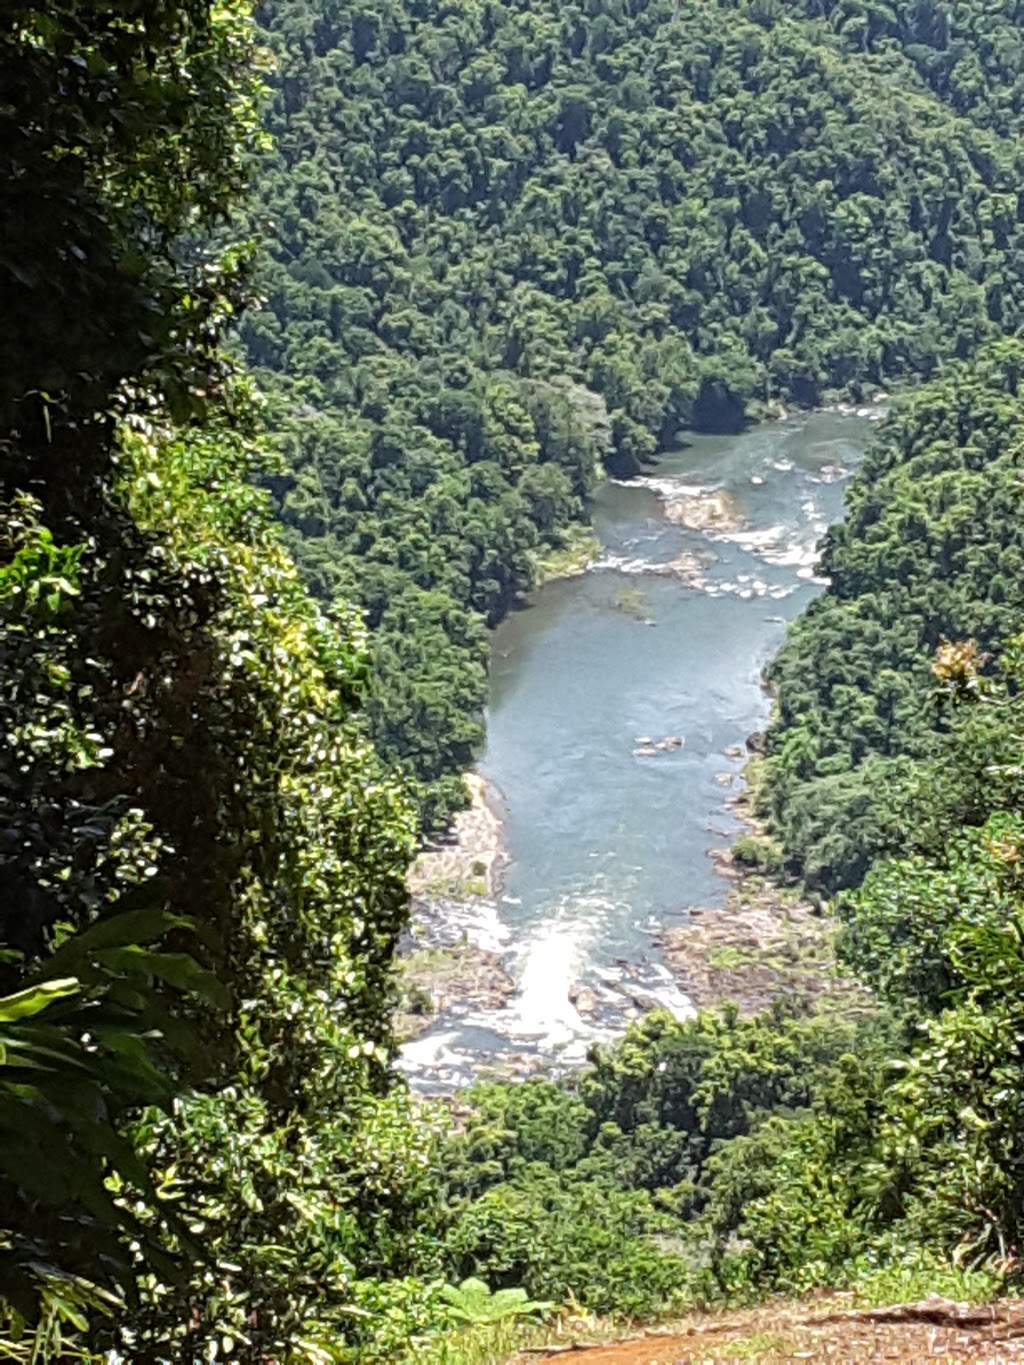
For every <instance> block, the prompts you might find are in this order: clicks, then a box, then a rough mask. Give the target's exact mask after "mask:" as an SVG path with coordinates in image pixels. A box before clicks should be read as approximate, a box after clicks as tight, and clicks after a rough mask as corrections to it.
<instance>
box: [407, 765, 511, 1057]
mask: <svg viewBox="0 0 1024 1365" xmlns="http://www.w3.org/2000/svg"><path fill="white" fill-rule="evenodd" d="M465 783H466V786H467V788H468V790H469V795H470V804H469V806H468V807H467V808H466V809H465V810H464V811H460V812H459V814H458V815H457V816H456V817H455V820H454V821H453V823H452V827H451V829H450V831H449V832H448V834H447V835H446V836H445V837H444V838H442V839H439V840H437V841H435V842H434V843H431V844H428V845H427V846H425V847H424V848H423V850H422V851H421V852H420V854H419V857H418V858H417V859H416V861H415V862H414V863H413V865H412V867H411V868H410V870H409V876H408V886H409V893H410V895H411V897H412V913H411V915H410V919H409V927H408V929H407V930H406V931H405V933H404V934H403V936H402V941H401V943H400V945H399V958H398V986H399V990H398V994H399V1005H398V1010H397V1012H396V1017H395V1032H396V1034H397V1036H398V1038H399V1040H400V1041H402V1042H406V1041H408V1040H409V1039H412V1038H416V1037H418V1035H419V1034H421V1033H422V1032H423V1031H424V1029H426V1028H429V1027H430V1025H431V1024H432V1023H433V1022H434V1020H435V1018H436V1017H437V1015H438V1014H440V1013H441V1012H442V1011H445V1012H451V1011H454V1012H455V1013H459V1012H465V1011H467V1010H468V1009H470V1008H475V1009H480V1008H482V1009H486V1010H497V1009H500V1008H501V1006H502V1005H505V1004H507V1002H508V1000H509V999H510V998H511V996H512V995H513V994H514V992H515V983H514V982H513V980H512V978H511V976H509V974H508V971H507V970H506V968H505V966H504V959H505V949H506V935H505V933H504V931H503V929H502V926H501V924H500V922H499V919H498V911H497V906H496V904H495V898H496V897H497V895H498V894H499V891H500V887H501V876H502V872H503V870H504V868H505V866H506V864H507V862H508V855H507V853H506V850H505V845H504V841H503V839H502V826H501V815H500V813H499V812H500V797H499V796H498V794H497V792H495V791H493V790H492V789H491V788H489V787H488V784H487V783H486V781H485V780H484V779H483V778H482V777H481V776H480V775H479V774H478V773H468V774H467V775H466V777H465Z"/></svg>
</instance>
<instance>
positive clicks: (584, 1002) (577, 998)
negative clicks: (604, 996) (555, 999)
mask: <svg viewBox="0 0 1024 1365" xmlns="http://www.w3.org/2000/svg"><path fill="white" fill-rule="evenodd" d="M569 1003H570V1005H574V1006H575V1007H576V1012H577V1014H596V1013H597V1008H598V999H597V994H596V992H595V991H592V990H591V989H590V987H589V986H580V985H576V986H573V987H572V988H571V990H570V991H569Z"/></svg>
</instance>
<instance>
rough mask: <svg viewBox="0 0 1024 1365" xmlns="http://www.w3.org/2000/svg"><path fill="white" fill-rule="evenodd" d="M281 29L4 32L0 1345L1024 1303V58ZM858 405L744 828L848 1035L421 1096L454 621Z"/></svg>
mask: <svg viewBox="0 0 1024 1365" xmlns="http://www.w3.org/2000/svg"><path fill="white" fill-rule="evenodd" d="M259 17H260V20H261V23H262V31H260V30H258V29H257V27H256V26H255V24H254V23H253V21H252V17H251V16H250V14H249V12H248V7H247V6H246V5H245V4H244V3H242V2H241V0H238V3H235V2H234V0H231V2H230V3H218V4H212V3H209V0H161V3H155V0H117V3H115V4H110V5H105V6H99V5H97V4H94V3H92V0H58V3H56V4H46V5H42V4H33V3H24V4H15V5H13V6H8V7H6V8H5V10H4V13H3V16H2V18H0V76H2V80H0V87H2V89H3V91H4V94H3V97H2V100H0V158H2V166H3V171H4V183H5V196H4V201H3V206H2V208H0V305H2V309H3V316H4V317H5V319H6V320H7V322H8V326H7V328H6V329H5V331H4V335H3V341H2V343H0V346H2V353H3V366H2V370H0V373H2V378H0V455H2V459H3V463H2V466H0V733H2V737H3V742H2V745H0V885H2V887H3V891H4V898H3V902H2V911H0V913H2V919H0V1099H2V1103H0V1354H3V1356H4V1358H5V1359H11V1360H15V1361H25V1362H36V1361H45V1360H53V1361H58V1360H59V1361H64V1360H68V1359H85V1360H89V1361H92V1362H97V1361H98V1360H100V1359H101V1358H104V1357H103V1355H102V1353H105V1352H111V1351H113V1352H116V1354H117V1356H118V1357H119V1358H121V1359H123V1360H125V1361H128V1362H133V1365H134V1363H137V1365H149V1363H150V1362H154V1361H168V1360H172V1361H175V1362H179V1361H180V1362H186V1363H187V1365H198V1362H200V1361H211V1360H217V1359H220V1360H225V1361H237V1362H239V1365H241V1363H242V1362H245V1365H257V1362H265V1361H267V1360H277V1361H281V1362H285V1361H287V1362H289V1365H296V1363H297V1362H303V1365H306V1363H307V1362H308V1365H325V1363H326V1362H330V1361H346V1360H366V1361H372V1360H380V1361H401V1360H417V1361H427V1360H431V1359H435V1360H438V1361H440V1360H448V1361H452V1360H455V1361H460V1360H469V1359H476V1360H480V1359H481V1357H480V1356H479V1355H477V1356H475V1357H471V1356H469V1355H463V1354H462V1353H461V1352H462V1349H463V1348H462V1345H460V1342H462V1341H463V1340H464V1338H463V1337H460V1336H459V1335H458V1333H459V1332H460V1331H461V1330H464V1329H466V1327H467V1326H469V1327H472V1326H473V1324H481V1323H486V1322H488V1321H493V1320H498V1319H501V1318H503V1317H507V1318H515V1317H517V1316H525V1317H532V1318H537V1317H540V1316H542V1315H543V1314H544V1313H546V1312H554V1311H557V1309H558V1306H559V1305H560V1304H562V1303H563V1302H564V1301H565V1300H566V1299H567V1298H569V1299H570V1301H571V1302H572V1303H573V1304H575V1305H577V1306H580V1305H582V1306H583V1307H585V1308H587V1309H589V1310H593V1311H595V1312H601V1313H610V1314H618V1315H620V1316H622V1317H634V1318H635V1317H646V1316H650V1315H655V1314H658V1313H661V1312H664V1311H666V1310H667V1309H669V1308H671V1307H674V1306H680V1305H684V1304H693V1303H718V1302H722V1301H727V1300H728V1301H731V1300H735V1299H737V1298H751V1297H754V1298H756V1297H758V1296H763V1295H765V1294H767V1293H771V1292H776V1291H783V1292H793V1291H801V1290H804V1289H807V1288H811V1287H818V1286H825V1285H848V1284H865V1283H868V1282H875V1281H878V1280H879V1278H880V1277H881V1279H882V1280H883V1281H884V1282H885V1283H886V1284H888V1285H889V1286H890V1290H889V1291H888V1292H892V1293H894V1294H899V1293H901V1292H904V1291H908V1292H916V1290H917V1289H918V1288H919V1287H921V1286H922V1285H923V1286H925V1287H926V1288H943V1287H947V1286H948V1287H951V1288H953V1289H954V1290H955V1291H956V1292H957V1293H961V1294H964V1295H967V1294H972V1293H977V1294H985V1293H991V1292H994V1290H995V1289H996V1288H998V1287H1000V1286H1005V1285H1007V1284H1010V1285H1012V1284H1014V1283H1015V1281H1016V1279H1017V1278H1018V1277H1019V1252H1018V1249H1019V1247H1020V1245H1021V1240H1022V1237H1024V1183H1022V1176H1021V1171H1022V1169H1024V1167H1022V1157H1024V1120H1022V1115H1021V1106H1020V1086H1021V1065H1022V1057H1021V1041H1020V1040H1021V1038H1022V1037H1024V1003H1022V1002H1024V992H1022V989H1021V983H1022V981H1024V765H1022V763H1021V751H1022V747H1024V621H1022V619H1021V618H1022V613H1021V605H1022V604H1021V601H1020V593H1021V589H1020V586H1019V584H1020V578H1021V575H1020V568H1021V562H1020V561H1021V554H1022V547H1021V541H1020V531H1019V529H1018V528H1019V526H1020V524H1021V520H1022V518H1021V516H1020V512H1021V469H1020V462H1021V450H1022V446H1021V439H1022V438H1021V420H1022V417H1024V401H1022V395H1021V384H1022V379H1024V344H1022V343H1021V342H1019V341H1017V340H1014V339H1013V338H1012V335H1011V334H1012V333H1014V332H1015V331H1016V330H1017V327H1018V323H1019V321H1020V318H1019V309H1020V308H1021V306H1022V301H1024V293H1022V291H1024V283H1022V274H1021V270H1020V261H1019V259H1018V251H1019V246H1018V243H1019V239H1020V237H1021V233H1022V231H1024V228H1022V225H1021V223H1022V218H1024V214H1022V211H1021V206H1020V196H1019V192H1018V188H1017V184H1018V181H1019V179H1020V177H1019V169H1020V167H1019V160H1020V157H1019V152H1018V150H1017V148H1016V146H1015V142H1014V137H1015V134H1016V132H1017V131H1018V128H1019V123H1020V110H1019V105H1020V103H1021V100H1022V98H1024V91H1022V90H1021V89H1020V88H1019V87H1020V82H1021V71H1020V67H1021V63H1022V61H1024V55H1022V43H1021V40H1020V39H1019V38H1018V36H1017V35H1018V29H1017V18H1018V15H1017V8H1016V6H1015V5H1012V4H1008V3H1003V4H998V3H982V2H981V0H977V3H955V2H953V0H950V3H945V4H943V3H938V2H937V0H934V2H931V3H930V2H929V0H916V3H907V4H890V5H886V4H882V3H878V2H875V0H873V2H872V3H870V4H868V3H856V2H855V0H844V3H840V4H828V3H810V0H809V2H808V3H807V4H801V5H793V4H786V5H781V4H774V3H772V0H754V2H752V3H750V4H742V5H738V4H729V3H725V0H722V3H718V4H696V3H691V4H689V5H686V4H682V3H680V4H676V5H662V4H661V3H660V2H659V3H655V4H651V5H644V4H642V3H633V4H632V5H626V4H618V3H616V2H615V0H603V3H601V4H596V5H594V6H593V7H592V9H588V10H583V9H580V8H576V7H575V6H569V7H563V8H560V9H556V8H555V7H553V6H550V5H547V4H546V3H545V4H541V5H533V6H531V7H529V8H527V7H526V6H517V5H513V4H480V5H474V4H471V3H467V4H464V5H462V6H459V7H456V6H450V7H433V6H431V5H430V4H427V3H424V4H420V3H418V0H405V3H403V4H397V3H396V4H390V3H382V4H380V5H379V6H378V7H377V8H373V7H368V8H365V9H360V10H353V9H351V8H343V7H341V6H340V5H337V6H336V5H335V4H333V3H328V0H322V3H318V4H313V3H312V0H301V2H300V0H292V2H291V3H288V4H280V5H276V4H267V5H266V6H264V7H263V8H262V9H261V11H260V16H259ZM263 43H266V44H267V45H268V46H269V49H270V51H269V52H268V51H267V50H265V48H264V47H263V46H262V44H263ZM264 84H265V85H266V88H263V87H264ZM268 134H269V138H268ZM250 237H252V238H253V239H256V238H262V242H263V245H262V246H261V245H259V243H258V242H257V241H255V240H250ZM260 299H262V306H256V305H257V303H258V302H259V300H260ZM241 349H244V351H245V353H246V354H247V356H248V358H249V364H250V365H251V370H254V371H255V374H256V376H257V379H258V381H259V384H261V385H262V386H263V387H264V388H265V389H266V392H267V397H266V399H264V398H262V397H261V396H260V393H259V392H258V391H257V387H256V385H255V384H254V383H253V379H252V373H251V370H250V369H247V368H246V363H245V361H244V359H243V358H242V357H241V356H240V350H241ZM918 380H921V381H922V382H920V383H917V381H918ZM893 381H906V387H907V389H908V392H907V393H906V394H905V395H904V396H902V397H901V398H900V399H899V400H898V401H897V402H896V403H895V404H894V409H893V413H892V416H891V418H890V419H889V421H888V422H887V424H886V425H885V426H884V428H883V429H882V430H881V431H880V433H879V435H878V438H877V440H876V442H875V443H874V445H873V447H872V449H871V451H870V452H869V454H868V456H867V458H866V460H865V462H864V464H863V466H862V468H861V469H860V471H859V473H858V474H857V476H856V478H855V479H854V481H853V482H852V485H851V490H850V496H849V500H848V505H849V516H848V519H847V521H846V522H845V523H844V524H843V525H842V526H840V527H837V528H835V529H834V530H833V531H832V532H830V534H829V536H828V538H827V541H826V544H825V547H824V555H823V558H824V569H825V571H826V573H827V574H828V577H829V580H830V583H829V587H828V589H827V591H826V592H825V593H824V594H823V595H822V596H821V597H820V598H819V599H818V600H817V602H816V603H815V604H814V606H813V607H812V608H811V609H810V610H809V611H808V612H807V613H806V614H805V615H804V617H803V618H801V619H800V620H799V621H798V622H797V623H796V624H795V625H794V627H793V628H792V630H791V631H790V633H789V636H788V639H787V642H786V645H785V646H784V648H783V650H782V652H781V653H780V655H779V657H778V659H777V660H776V662H775V663H774V664H773V666H772V668H771V670H770V682H771V685H772V686H773V688H774V690H775V694H776V714H775V719H774V721H773V724H772V726H771V728H770V730H769V732H768V735H767V736H766V741H765V755H764V760H763V763H762V765H761V767H760V771H759V773H758V776H757V793H758V799H759V801H760V803H761V806H762V814H763V816H764V818H765V821H766V824H767V827H768V833H769V835H770V836H771V837H773V838H775V839H777V840H778V842H779V846H780V849H781V854H782V857H783V858H784V859H785V863H786V868H787V870H788V871H789V872H791V873H792V874H793V875H794V876H795V877H800V878H801V879H803V881H804V882H805V883H806V884H807V885H809V886H810V887H811V888H813V889H815V890H816V891H817V892H819V893H820V894H821V895H822V897H824V896H835V899H834V900H833V902H832V903H831V904H832V906H833V907H834V909H835V911H836V915H837V921H838V925H839V938H838V952H839V956H840V960H841V963H842V965H843V968H844V970H845V971H846V972H848V973H850V974H852V975H853V976H854V977H855V978H856V979H857V981H858V982H859V983H860V987H861V994H860V995H859V996H858V997H857V998H858V999H859V1000H860V1002H861V1003H860V1004H859V1005H857V1007H856V1008H853V1007H851V1006H850V1004H849V1000H850V996H849V995H848V994H847V995H845V996H839V997H838V998H837V999H836V1000H831V999H830V998H829V997H827V996H826V997H825V999H824V1002H822V1001H820V1000H819V1001H818V1002H817V1003H814V1002H809V1001H803V1000H801V999H800V998H789V999H786V1000H784V1001H780V1002H779V1003H777V1004H776V1005H775V1006H774V1007H773V1008H772V1009H771V1010H769V1011H768V1012H767V1013H766V1014H765V1015H763V1016H760V1017H757V1018H753V1019H747V1018H741V1017H740V1015H739V1014H738V1012H737V1011H736V1010H735V1009H732V1008H729V1007H725V1008H723V1009H721V1010H719V1011H717V1012H710V1013H704V1014H701V1015H700V1016H699V1017H698V1018H697V1019H696V1020H694V1021H692V1022H689V1023H678V1022H675V1021H674V1020H672V1019H671V1018H669V1017H668V1016H666V1015H662V1014H654V1015H651V1016H649V1017H648V1018H646V1019H645V1020H643V1021H641V1022H639V1023H637V1024H635V1025H634V1026H633V1027H632V1028H631V1029H630V1031H629V1033H628V1034H627V1036H626V1037H625V1038H624V1039H623V1040H622V1041H621V1042H620V1043H619V1044H618V1045H617V1046H614V1047H608V1048H602V1049H599V1050H596V1051H595V1053H594V1055H593V1057H592V1059H591V1062H590V1064H589V1065H588V1067H587V1068H586V1069H584V1070H583V1071H582V1072H580V1073H579V1074H577V1075H574V1076H572V1077H570V1078H569V1079H568V1080H565V1081H563V1082H561V1083H555V1082H553V1081H548V1080H535V1081H531V1082H529V1083H527V1084H523V1085H518V1086H514V1085H509V1084H492V1085H487V1086H481V1087H478V1088H477V1089H476V1090H474V1091H473V1092H470V1093H469V1094H468V1095H467V1096H464V1097H461V1100H460V1106H459V1109H458V1111H457V1114H458V1122H457V1123H453V1122H452V1118H453V1111H452V1110H450V1109H448V1108H445V1107H443V1106H435V1105H430V1104H427V1103H421V1102H414V1101H413V1100H412V1099H411V1098H410V1097H409V1095H408V1093H407V1092H406V1090H405V1089H404V1087H403V1086H402V1084H401V1083H400V1082H399V1081H398V1079H397V1078H396V1076H395V1073H394V1069H393V1062H394V1039H393V1035H392V1025H391V1006H392V1003H393V998H394V986H393V979H392V973H393V956H394V950H395V945H396V942H397V939H398V936H399V933H400V931H401V929H402V927H403V924H404V922H405V917H406V913H407V905H406V892H405V887H404V874H405V870H406V866H407V863H408V860H409V857H410V856H411V853H412V851H413V849H414V847H415V840H416V833H417V829H418V828H419V827H421V826H422V823H423V822H424V820H426V821H428V822H429V821H431V820H435V819H438V818H442V817H443V815H444V814H445V812H447V811H448V810H450V809H451V807H452V806H453V805H454V804H456V803H457V801H458V799H459V791H458V783H457V781H456V775H457V773H458V772H459V771H460V769H461V768H462V767H464V766H465V765H466V764H467V763H468V762H469V761H470V758H471V756H472V753H473V748H474V745H475V743H476V742H477V739H478V738H479V734H480V717H479V708H480V702H481V698H482V695H483V686H484V679H485V666H486V626H487V624H488V623H489V622H493V621H494V620H496V619H497V617H498V616H499V615H500V614H501V612H502V611H503V610H504V609H505V608H506V607H507V606H508V604H509V602H510V601H511V599H512V597H513V596H514V594H515V593H516V592H518V591H519V590H520V589H522V588H523V587H525V586H526V585H528V584H529V583H530V582H531V581H532V579H533V577H534V575H535V574H536V573H537V571H538V569H537V565H538V563H539V562H540V559H541V557H542V552H543V549H544V547H545V546H546V545H550V544H553V543H557V541H558V540H559V537H560V536H561V535H563V534H564V531H565V528H566V527H567V526H569V525H570V524H571V523H572V522H573V521H578V520H580V519H581V518H583V517H584V516H585V512H586V499H587V495H588V493H589V492H590V490H591V489H592V487H593V485H594V482H595V480H596V479H597V477H598V476H599V474H600V472H601V470H602V468H608V469H611V470H614V471H619V472H629V471H631V470H635V469H637V468H639V467H640V466H641V465H642V464H643V463H644V462H645V461H647V460H648V459H650V458H651V457H652V456H653V455H654V454H655V453H656V452H657V450H658V449H659V448H660V447H661V446H663V445H665V444H666V443H668V442H670V441H672V440H673V439H674V438H675V437H676V436H677V435H678V434H679V433H680V432H683V431H685V429H687V428H690V427H695V426H696V427H705V428H715V429H730V428H733V427H735V426H737V425H739V424H740V423H741V422H742V421H743V420H744V415H745V414H752V415H753V414H757V413H759V412H764V411H766V410H768V409H770V407H771V406H772V405H774V404H777V403H782V404H785V405H790V404H801V403H804V404H806V403H812V402H817V401H819V400H821V399H824V398H826V397H828V396H829V395H832V394H835V393H838V392H850V393H857V392H860V391H867V390H869V389H874V388H877V387H878V386H880V385H883V384H885V385H888V384H890V383H891V382H893ZM911 381H914V383H913V384H912V383H911ZM915 384H916V387H915ZM292 555H294V561H293V559H292V557H291V556H292ZM310 588H312V593H311V592H310V591H309V589H310ZM840 1000H845V1001H846V1004H845V1005H844V1004H840V1003H839V1001H840ZM467 1277H476V1278H479V1279H480V1280H481V1281H482V1283H481V1284H474V1283H473V1282H472V1281H471V1282H470V1283H469V1284H468V1285H467V1284H465V1283H464V1282H465V1281H466V1279H467ZM886 1277H888V1279H886ZM460 1284H462V1286H463V1287H462V1288H459V1287H458V1286H459V1285H460ZM491 1291H496V1292H494V1293H492V1292H491ZM446 1342H447V1345H446V1344H445V1343H446Z"/></svg>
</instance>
